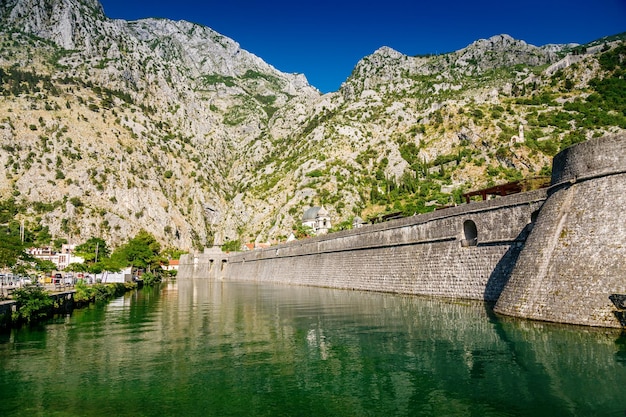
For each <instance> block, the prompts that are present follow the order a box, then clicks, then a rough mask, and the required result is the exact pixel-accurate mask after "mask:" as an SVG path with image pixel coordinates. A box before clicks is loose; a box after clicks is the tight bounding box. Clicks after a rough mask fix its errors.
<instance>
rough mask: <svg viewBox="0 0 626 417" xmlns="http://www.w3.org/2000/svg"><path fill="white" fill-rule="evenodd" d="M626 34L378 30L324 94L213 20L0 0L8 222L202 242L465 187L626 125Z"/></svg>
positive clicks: (433, 203) (536, 165)
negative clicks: (309, 211)
mask: <svg viewBox="0 0 626 417" xmlns="http://www.w3.org/2000/svg"><path fill="white" fill-rule="evenodd" d="M625 39H626V36H625V35H624V34H621V35H615V36H610V37H606V38H603V39H599V40H597V41H595V42H592V43H590V44H588V45H575V44H569V45H545V46H541V47H536V46H533V45H529V44H527V43H525V42H523V41H521V40H516V39H513V38H511V37H510V36H507V35H497V36H494V37H492V38H490V39H482V40H477V41H476V42H474V43H472V44H471V45H468V46H467V47H466V48H464V49H462V50H459V51H456V52H452V53H447V54H440V55H432V56H417V57H411V56H406V55H403V54H401V53H399V52H397V51H394V50H392V49H390V48H388V47H381V48H380V49H379V50H377V51H375V52H374V53H373V54H371V55H369V56H366V57H364V58H363V59H362V60H361V61H360V62H359V63H357V65H356V66H355V68H354V71H353V72H352V74H351V76H350V77H349V78H348V79H347V80H346V81H345V83H344V84H343V85H342V86H341V88H340V90H339V91H337V92H333V93H329V94H321V93H319V91H317V90H316V89H315V88H314V87H312V86H310V85H309V84H308V83H307V81H306V78H305V77H304V76H303V75H301V74H285V73H281V72H279V71H277V70H276V69H275V68H273V67H272V66H271V65H269V64H267V63H265V62H263V61H262V60H261V59H260V58H258V57H256V56H254V55H253V54H251V53H249V52H247V51H245V50H242V49H241V48H240V47H239V45H238V44H237V43H236V42H235V41H233V40H231V39H229V38H226V37H224V36H222V35H220V34H218V33H216V32H215V31H213V30H211V29H210V28H207V27H203V26H200V25H196V24H192V23H189V22H185V21H178V22H174V21H170V20H166V19H144V20H138V21H133V22H127V21H123V20H113V19H109V18H107V17H106V16H105V15H104V12H103V10H102V7H101V5H100V4H99V2H98V1H97V0H43V1H38V2H33V1H29V0H9V1H5V2H2V3H0V147H1V148H0V165H1V166H2V167H4V172H3V173H1V174H0V200H1V201H2V204H1V206H0V217H1V220H0V224H2V225H4V226H3V227H5V228H6V230H7V231H8V232H9V233H8V235H10V236H15V235H16V233H17V231H19V229H20V225H22V224H23V225H24V229H25V231H26V232H25V233H26V234H27V237H29V239H30V242H33V243H36V244H40V243H41V244H43V243H46V242H48V243H50V242H52V243H55V242H56V243H57V244H58V243H60V242H73V243H82V242H86V241H87V240H88V239H90V238H98V239H102V240H103V241H104V242H107V243H108V244H109V245H110V246H111V247H118V246H122V244H123V243H124V242H127V241H128V237H129V236H138V235H141V234H140V232H141V233H144V232H145V233H147V234H149V235H150V236H154V238H155V240H156V241H157V242H158V243H159V244H160V245H161V246H162V247H175V248H180V249H184V250H191V249H197V250H201V249H202V248H204V247H206V246H211V245H213V244H219V245H223V244H226V245H227V246H229V247H230V246H233V245H232V244H231V243H229V242H241V243H243V242H267V241H281V240H284V239H286V238H287V236H288V235H289V234H290V233H291V232H292V231H293V230H296V229H297V227H298V226H299V224H300V218H301V216H302V213H303V211H304V210H305V208H307V207H309V206H314V205H324V207H325V208H326V209H327V210H328V211H329V212H330V213H331V217H332V218H333V224H336V225H340V226H339V227H338V229H341V228H347V227H350V224H351V219H352V218H353V217H354V216H357V215H358V216H360V217H362V218H364V219H367V218H375V217H376V216H378V215H381V214H384V213H389V212H401V213H402V214H403V215H413V214H416V213H423V212H426V211H430V210H434V209H435V208H436V207H440V206H446V205H450V204H460V203H462V202H463V201H462V194H463V193H464V192H467V191H470V190H474V189H478V188H482V187H487V186H491V185H496V184H501V183H505V182H509V181H515V180H520V179H523V178H529V177H542V176H547V175H549V174H550V170H551V166H550V163H551V158H552V157H553V156H554V155H555V154H556V153H557V152H558V151H559V150H561V149H563V148H565V147H567V146H569V145H571V144H573V143H576V142H580V141H584V140H588V139H590V138H592V137H596V136H602V135H605V134H607V133H611V132H619V131H623V130H624V129H626V77H625V67H626V66H625V65H624V60H625V59H626V42H625ZM142 231H143V232H142ZM14 243H15V242H13V243H11V242H9V243H8V244H7V245H8V246H9V247H13V246H11V245H12V244H14ZM2 245H5V244H4V243H3V244H2ZM126 245H128V244H126ZM2 250H3V249H2V248H0V256H2ZM129 250H130V249H129ZM137 256H138V257H139V258H138V259H139V261H141V254H137Z"/></svg>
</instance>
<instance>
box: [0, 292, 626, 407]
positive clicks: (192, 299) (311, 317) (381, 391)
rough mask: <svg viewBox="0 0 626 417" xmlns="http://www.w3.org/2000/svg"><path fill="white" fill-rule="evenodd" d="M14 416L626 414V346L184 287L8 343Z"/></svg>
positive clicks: (607, 337) (446, 316) (388, 306)
mask: <svg viewBox="0 0 626 417" xmlns="http://www.w3.org/2000/svg"><path fill="white" fill-rule="evenodd" d="M572 308H575V306H573V307H572ZM0 415H1V416H3V417H8V416H158V417H163V416H622V417H623V416H625V415H626V336H624V335H623V334H621V333H620V332H619V331H614V330H606V329H601V330H598V329H588V328H583V327H564V326H556V325H550V324H545V323H536V322H529V321H520V320H511V319H503V318H499V317H495V316H494V315H493V314H492V313H491V311H490V309H489V308H488V307H487V306H485V305H484V304H483V303H475V302H465V301H449V300H434V299H428V298H420V297H410V296H398V295H391V294H377V293H365V292H352V291H339V290H331V289H322V288H309V287H290V286H276V285H267V284H265V285H257V284H254V283H239V282H212V281H207V280H178V282H177V283H173V284H167V285H162V286H161V287H160V288H158V289H143V290H140V291H137V292H135V293H132V294H128V295H126V296H125V297H122V298H119V299H116V300H114V301H113V302H111V303H109V304H106V305H101V306H92V307H90V308H87V309H82V310H76V311H74V312H73V313H72V314H71V315H70V316H67V317H59V318H56V319H55V320H53V321H52V322H50V323H46V324H44V325H41V326H38V327H36V328H23V329H19V330H13V331H11V332H10V333H4V334H0Z"/></svg>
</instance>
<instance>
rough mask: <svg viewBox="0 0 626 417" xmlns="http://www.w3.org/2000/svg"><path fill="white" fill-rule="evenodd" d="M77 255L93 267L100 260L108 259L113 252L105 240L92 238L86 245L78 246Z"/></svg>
mask: <svg viewBox="0 0 626 417" xmlns="http://www.w3.org/2000/svg"><path fill="white" fill-rule="evenodd" d="M75 253H76V255H78V256H80V257H81V258H83V259H84V260H85V263H87V264H88V265H93V264H94V263H95V262H97V261H98V260H101V259H104V258H108V257H109V255H110V254H111V251H110V250H109V247H108V246H107V243H106V242H105V241H104V239H101V238H99V237H91V238H89V239H88V240H87V241H86V242H85V243H83V244H81V245H78V246H76V249H75Z"/></svg>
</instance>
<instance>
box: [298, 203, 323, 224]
mask: <svg viewBox="0 0 626 417" xmlns="http://www.w3.org/2000/svg"><path fill="white" fill-rule="evenodd" d="M320 210H321V207H311V208H309V209H308V210H307V211H305V212H304V215H303V216H302V221H303V222H307V221H313V220H315V219H316V218H317V214H318V213H319V211H320Z"/></svg>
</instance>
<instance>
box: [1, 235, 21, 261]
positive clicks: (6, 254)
mask: <svg viewBox="0 0 626 417" xmlns="http://www.w3.org/2000/svg"><path fill="white" fill-rule="evenodd" d="M25 258H26V253H25V252H24V245H23V243H22V240H21V239H20V237H19V236H15V235H13V234H6V233H0V267H1V268H13V267H14V266H15V265H16V264H17V262H18V260H20V259H25Z"/></svg>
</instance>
